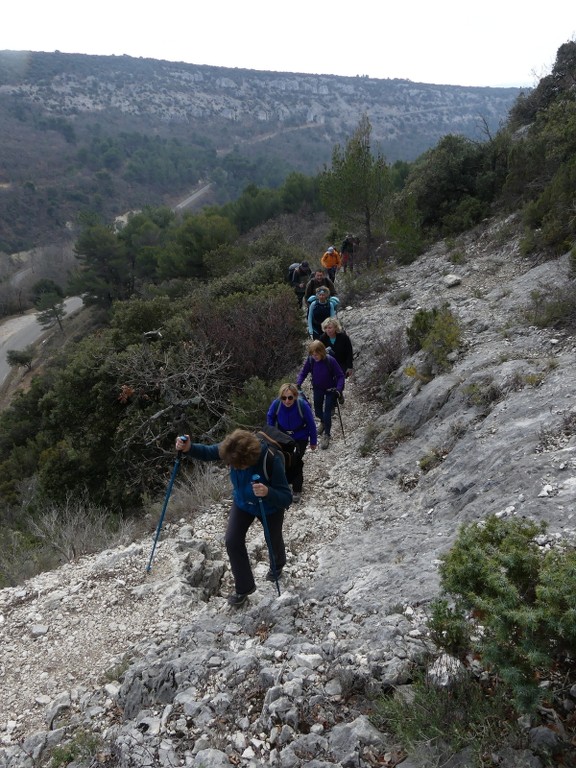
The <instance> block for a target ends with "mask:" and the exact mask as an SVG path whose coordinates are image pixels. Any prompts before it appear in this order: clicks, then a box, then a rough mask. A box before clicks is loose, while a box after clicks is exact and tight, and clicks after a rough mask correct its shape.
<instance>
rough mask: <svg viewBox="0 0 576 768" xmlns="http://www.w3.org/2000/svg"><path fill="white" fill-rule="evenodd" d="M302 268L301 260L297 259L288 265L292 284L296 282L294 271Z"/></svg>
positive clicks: (289, 278) (289, 280)
mask: <svg viewBox="0 0 576 768" xmlns="http://www.w3.org/2000/svg"><path fill="white" fill-rule="evenodd" d="M299 268H300V262H299V261H296V262H294V264H290V266H289V267H288V282H289V283H290V284H292V283H293V282H294V272H296V270H297V269H299Z"/></svg>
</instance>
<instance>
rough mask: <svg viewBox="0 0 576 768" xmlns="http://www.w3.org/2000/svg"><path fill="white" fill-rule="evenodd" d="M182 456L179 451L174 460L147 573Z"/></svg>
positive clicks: (185, 438)
mask: <svg viewBox="0 0 576 768" xmlns="http://www.w3.org/2000/svg"><path fill="white" fill-rule="evenodd" d="M180 440H182V442H183V443H185V442H186V440H188V438H187V437H186V435H180ZM181 458H182V451H178V455H177V457H176V461H175V462H174V469H173V470H172V474H171V475H170V482H169V483H168V488H167V489H166V496H165V497H164V506H163V507H162V513H161V515H160V520H158V525H157V526H156V536H155V538H154V544H153V545H152V552H150V559H149V560H148V565H147V566H146V572H147V573H150V569H151V568H152V558H153V557H154V552H155V551H156V544H158V539H159V538H160V531H161V530H162V523H163V522H164V515H165V514H166V508H167V507H168V501H169V499H170V494H171V493H172V486H173V485H174V480H176V475H177V474H178V470H179V468H180V459H181Z"/></svg>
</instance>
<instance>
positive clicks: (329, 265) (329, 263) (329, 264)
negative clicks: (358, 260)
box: [320, 245, 342, 282]
mask: <svg viewBox="0 0 576 768" xmlns="http://www.w3.org/2000/svg"><path fill="white" fill-rule="evenodd" d="M320 264H322V266H323V267H324V269H325V270H326V272H327V273H328V277H329V278H330V280H332V282H334V279H335V278H336V272H337V270H339V269H340V266H341V265H342V259H341V258H340V254H339V253H338V251H337V250H336V248H334V246H333V245H331V246H330V247H329V248H328V249H327V250H326V251H325V253H324V255H323V256H322V258H321V259H320Z"/></svg>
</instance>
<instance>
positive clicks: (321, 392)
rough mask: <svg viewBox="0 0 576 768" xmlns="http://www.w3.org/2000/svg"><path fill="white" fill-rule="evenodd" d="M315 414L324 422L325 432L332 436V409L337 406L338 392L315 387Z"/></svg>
mask: <svg viewBox="0 0 576 768" xmlns="http://www.w3.org/2000/svg"><path fill="white" fill-rule="evenodd" d="M312 392H313V394H314V415H315V416H316V418H317V419H320V421H321V422H322V424H324V434H325V435H327V436H328V437H330V432H331V430H332V411H333V410H334V408H336V392H326V390H325V389H314V390H312Z"/></svg>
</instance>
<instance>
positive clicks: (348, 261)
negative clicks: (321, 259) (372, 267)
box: [340, 234, 360, 274]
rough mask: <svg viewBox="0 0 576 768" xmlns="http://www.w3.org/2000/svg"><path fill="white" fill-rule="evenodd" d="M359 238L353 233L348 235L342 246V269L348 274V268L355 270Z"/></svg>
mask: <svg viewBox="0 0 576 768" xmlns="http://www.w3.org/2000/svg"><path fill="white" fill-rule="evenodd" d="M359 242H360V241H359V239H358V238H357V237H354V236H353V235H350V234H348V235H346V237H345V238H344V240H343V241H342V247H341V248H340V255H341V257H342V271H343V272H344V274H346V270H348V269H349V270H350V272H353V271H354V249H355V247H356V246H357V245H358V243H359Z"/></svg>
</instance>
